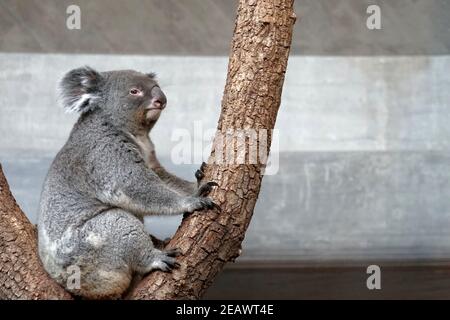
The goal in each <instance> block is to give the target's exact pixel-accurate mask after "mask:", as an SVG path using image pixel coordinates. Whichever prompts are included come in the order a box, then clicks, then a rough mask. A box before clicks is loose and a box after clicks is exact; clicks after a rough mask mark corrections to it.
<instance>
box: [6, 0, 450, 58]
mask: <svg viewBox="0 0 450 320" xmlns="http://www.w3.org/2000/svg"><path fill="white" fill-rule="evenodd" d="M70 4H78V5H79V6H80V8H81V13H82V15H81V17H82V18H81V21H82V27H81V30H75V31H73V30H68V29H67V28H66V24H65V22H66V21H65V19H66V8H67V6H68V5H70ZM372 4H377V5H379V6H380V8H381V13H382V15H381V17H382V29H381V30H377V31H371V30H369V29H367V28H366V19H367V17H368V15H367V13H366V9H367V7H368V6H369V5H372ZM236 6H237V1H236V0H127V1H123V0H95V1H93V0H77V1H72V0H26V1H24V0H0V51H3V52H41V53H44V52H47V53H48V52H65V53H114V54H145V55H150V54H152V55H154V54H163V55H167V54H171V55H223V56H227V55H228V51H229V47H230V39H231V35H232V32H233V28H234V18H235V11H236ZM295 11H296V13H297V15H298V21H297V23H296V25H295V31H294V40H293V43H292V52H293V53H294V54H296V55H299V54H300V55H353V56H355V55H438V54H439V55H442V54H449V53H450V32H449V31H450V29H449V27H450V19H449V18H450V2H449V1H447V0H395V1H391V0H333V1H330V0H296V1H295Z"/></svg>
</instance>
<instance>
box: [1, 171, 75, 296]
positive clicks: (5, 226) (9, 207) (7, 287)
mask: <svg viewBox="0 0 450 320" xmlns="http://www.w3.org/2000/svg"><path fill="white" fill-rule="evenodd" d="M36 239H37V237H36V230H35V228H34V226H33V225H32V224H31V223H30V221H29V220H28V219H27V217H26V216H25V214H24V213H23V212H22V210H21V209H20V208H19V206H18V205H17V203H16V201H15V200H14V197H13V196H12V194H11V191H10V190H9V186H8V182H7V181H6V179H5V176H4V174H3V170H2V167H1V165H0V299H70V298H71V296H70V294H69V293H67V292H66V291H64V289H63V288H62V287H60V286H59V285H58V284H57V283H56V282H54V281H53V280H52V279H51V278H50V277H49V276H48V275H47V273H46V272H45V270H44V268H43V267H42V264H41V262H40V260H39V258H38V255H37V241H36Z"/></svg>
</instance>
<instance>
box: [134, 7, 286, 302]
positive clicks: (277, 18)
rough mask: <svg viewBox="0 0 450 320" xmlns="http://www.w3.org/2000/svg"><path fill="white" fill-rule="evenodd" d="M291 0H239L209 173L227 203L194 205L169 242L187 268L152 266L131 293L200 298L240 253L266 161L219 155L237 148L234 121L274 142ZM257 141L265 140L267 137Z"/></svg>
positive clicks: (218, 198) (149, 296) (247, 145)
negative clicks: (215, 207) (214, 207)
mask: <svg viewBox="0 0 450 320" xmlns="http://www.w3.org/2000/svg"><path fill="white" fill-rule="evenodd" d="M293 2H294V0H240V3H239V8H238V14H237V20H236V25H235V31H234V37H233V42H232V48H231V56H230V60H229V65H228V77H227V83H226V87H225V91H224V97H223V100H222V113H221V115H220V119H219V125H218V130H217V133H216V137H215V140H214V141H215V143H214V145H213V152H212V155H211V157H210V159H209V161H208V163H209V165H208V166H207V169H206V177H205V180H207V181H216V182H218V183H219V187H218V188H217V190H215V191H213V192H212V193H211V195H210V196H211V197H212V198H213V199H214V201H215V202H216V203H218V204H219V205H220V207H221V209H222V211H221V213H219V214H218V213H216V212H214V211H209V212H206V213H205V212H200V213H195V214H193V215H191V216H190V217H187V218H186V219H184V220H183V222H182V224H181V226H180V227H179V229H178V231H177V232H176V234H175V236H174V237H173V239H172V240H171V241H170V243H169V245H168V247H177V248H180V249H181V251H182V253H183V256H181V257H180V261H179V262H180V264H181V268H180V269H178V270H175V271H174V272H173V273H170V274H167V273H162V272H153V273H151V274H150V275H149V276H147V277H146V278H145V279H144V280H143V281H141V282H140V284H139V285H138V286H137V288H136V289H135V290H134V291H133V292H132V294H131V298H133V299H198V298H200V297H201V296H202V295H203V294H204V292H205V291H206V289H207V288H208V287H209V286H210V284H211V283H212V282H213V280H214V278H215V276H216V275H217V274H218V273H219V271H220V270H221V269H222V268H223V266H224V264H225V263H226V262H228V261H234V259H235V258H236V257H237V256H239V254H240V252H239V251H240V245H241V242H242V240H243V239H244V235H245V231H246V230H247V226H248V225H249V223H250V219H251V217H252V213H253V209H254V207H255V203H256V200H257V198H258V194H259V190H260V186H261V179H262V176H263V172H262V170H263V168H264V163H261V162H259V163H257V164H249V163H245V164H239V163H236V164H229V163H224V164H218V163H217V159H220V158H222V159H226V158H227V154H226V151H225V150H229V149H228V147H230V146H231V149H232V150H235V149H236V148H237V145H236V143H237V137H236V135H234V136H233V137H232V138H231V139H229V140H228V139H227V138H224V137H225V136H226V135H227V134H226V133H227V132H228V131H229V130H230V129H234V130H235V133H236V131H237V130H238V129H243V130H249V129H253V130H256V131H257V132H261V131H264V130H267V131H268V143H267V145H268V146H270V137H271V129H273V128H274V125H275V120H276V116H277V112H278V108H279V106H280V99H281V91H282V87H283V82H284V74H285V71H286V66H287V61H288V56H289V49H290V45H291V39H292V30H293V25H294V22H295V14H294V11H293ZM251 144H252V142H251V141H246V143H245V152H246V153H247V156H246V157H245V159H248V158H249V156H248V150H252V147H254V146H253V145H251ZM258 144H259V145H258V147H260V146H261V141H258ZM239 151H242V150H237V151H236V152H239ZM219 153H220V154H219ZM221 156H222V157H221ZM259 160H261V159H259Z"/></svg>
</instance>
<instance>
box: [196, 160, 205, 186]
mask: <svg viewBox="0 0 450 320" xmlns="http://www.w3.org/2000/svg"><path fill="white" fill-rule="evenodd" d="M205 169H206V162H202V164H201V166H200V169H198V170H197V171H195V178H196V179H197V183H200V181H201V180H202V179H203V178H204V177H205Z"/></svg>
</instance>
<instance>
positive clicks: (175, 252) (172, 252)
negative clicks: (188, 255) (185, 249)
mask: <svg viewBox="0 0 450 320" xmlns="http://www.w3.org/2000/svg"><path fill="white" fill-rule="evenodd" d="M164 253H165V254H166V255H167V256H169V257H178V256H180V255H181V254H182V253H181V250H180V249H178V248H174V249H167V250H164Z"/></svg>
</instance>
